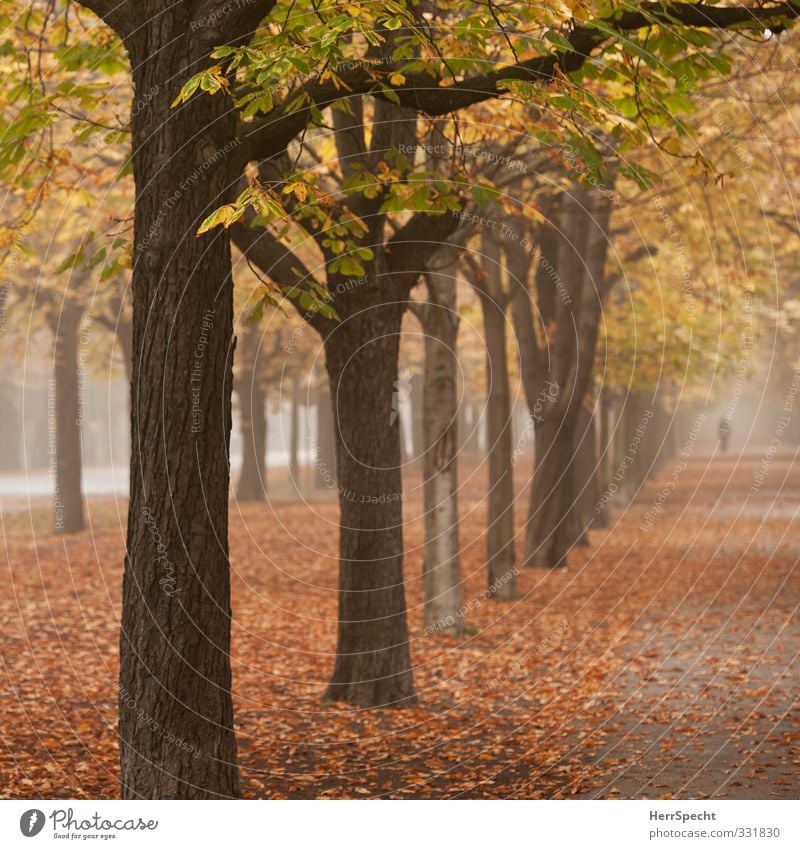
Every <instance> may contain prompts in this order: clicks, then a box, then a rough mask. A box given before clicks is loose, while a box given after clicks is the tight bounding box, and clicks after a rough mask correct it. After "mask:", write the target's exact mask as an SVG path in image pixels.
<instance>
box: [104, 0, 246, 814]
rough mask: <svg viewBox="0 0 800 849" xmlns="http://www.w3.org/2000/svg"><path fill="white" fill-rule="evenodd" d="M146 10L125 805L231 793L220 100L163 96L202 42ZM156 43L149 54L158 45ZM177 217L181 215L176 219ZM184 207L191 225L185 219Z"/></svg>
mask: <svg viewBox="0 0 800 849" xmlns="http://www.w3.org/2000/svg"><path fill="white" fill-rule="evenodd" d="M151 11H152V14H148V13H147V10H146V9H145V12H144V13H143V22H142V24H141V26H139V27H138V28H136V29H132V31H131V32H130V33H128V34H127V37H126V42H125V43H126V46H127V47H128V51H129V53H130V54H131V66H132V68H133V81H134V87H135V91H136V92H137V93H138V94H139V95H140V96H142V95H144V94H145V93H147V94H148V97H149V98H150V99H149V101H148V103H147V106H146V108H142V109H138V110H134V111H133V113H132V122H131V127H132V147H133V164H134V177H135V185H136V207H135V218H134V266H133V275H132V289H133V379H132V383H131V441H132V448H133V450H132V456H131V475H130V486H131V492H130V502H129V508H128V539H127V556H126V561H125V575H124V580H123V602H122V632H121V638H120V754H121V760H122V793H123V796H124V797H125V798H128V799H135V798H146V799H165V798H185V799H197V798H203V799H206V798H220V797H223V798H227V797H237V796H238V795H239V774H238V768H237V762H236V760H237V758H236V741H235V737H234V728H233V703H232V699H231V663H230V621H231V607H230V574H229V558H228V480H229V440H230V428H231V386H232V371H231V363H232V353H233V352H232V337H233V286H232V278H231V255H230V246H229V241H228V235H227V233H224V232H219V231H215V232H213V233H210V234H206V235H203V236H201V237H199V238H198V237H197V236H196V230H197V227H198V226H199V224H200V222H201V221H202V220H203V218H204V217H205V216H206V215H208V214H209V213H210V212H211V211H212V210H213V209H215V208H217V207H218V206H219V205H221V204H222V203H224V202H226V201H227V200H229V199H230V185H231V180H230V171H231V169H230V164H229V161H228V157H229V154H230V151H231V150H232V149H233V148H234V147H235V141H234V138H235V135H234V134H235V126H236V124H235V116H234V115H233V114H232V112H230V111H229V110H230V109H231V106H230V102H229V101H228V100H227V99H226V98H219V97H203V98H200V97H197V98H194V99H192V100H191V101H190V102H189V103H187V104H184V105H183V106H181V108H180V110H174V109H172V108H171V106H170V104H171V102H172V101H173V100H174V99H175V97H176V95H177V93H178V90H179V88H180V85H181V84H182V83H183V82H184V81H185V79H186V77H187V74H188V73H189V72H190V71H189V70H187V69H192V68H193V67H195V68H199V67H200V65H199V64H197V63H203V64H205V63H206V62H207V59H206V55H207V51H208V47H209V45H208V44H205V43H204V42H203V41H202V39H201V38H199V37H197V36H195V35H194V34H192V33H191V30H190V18H191V15H192V14H193V7H192V4H178V5H177V6H171V7H170V8H169V9H166V10H165V9H159V11H158V13H157V14H156V12H155V11H154V10H151ZM155 47H157V48H158V49H155ZM175 210H179V211H181V212H182V213H183V214H176V213H175ZM193 216H194V218H193Z"/></svg>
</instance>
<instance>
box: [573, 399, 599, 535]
mask: <svg viewBox="0 0 800 849" xmlns="http://www.w3.org/2000/svg"><path fill="white" fill-rule="evenodd" d="M576 430H577V433H576V443H575V459H574V462H573V464H572V471H573V482H572V488H573V492H574V508H573V511H572V512H573V515H574V518H575V525H576V527H575V540H576V544H577V545H589V539H588V537H587V535H586V534H587V531H588V530H589V528H590V527H591V526H592V524H593V523H594V519H595V512H594V508H595V504H597V455H596V445H595V441H596V434H595V420H594V416H593V415H592V413H591V412H590V411H589V410H587V409H586V407H585V406H583V405H581V407H580V409H579V410H578V419H577V424H576Z"/></svg>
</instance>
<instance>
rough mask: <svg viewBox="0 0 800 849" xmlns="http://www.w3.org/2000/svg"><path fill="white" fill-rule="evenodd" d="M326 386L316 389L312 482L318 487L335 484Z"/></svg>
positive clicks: (333, 450) (333, 453) (332, 435)
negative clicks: (315, 434)
mask: <svg viewBox="0 0 800 849" xmlns="http://www.w3.org/2000/svg"><path fill="white" fill-rule="evenodd" d="M331 403H332V402H331V393H330V390H329V389H328V387H327V386H321V387H320V388H319V389H318V390H317V440H316V450H315V457H314V471H315V474H314V483H315V485H316V486H317V488H318V489H333V488H334V487H335V486H336V453H335V449H334V434H333V411H332V408H331Z"/></svg>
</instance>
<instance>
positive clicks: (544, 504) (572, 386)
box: [524, 186, 611, 568]
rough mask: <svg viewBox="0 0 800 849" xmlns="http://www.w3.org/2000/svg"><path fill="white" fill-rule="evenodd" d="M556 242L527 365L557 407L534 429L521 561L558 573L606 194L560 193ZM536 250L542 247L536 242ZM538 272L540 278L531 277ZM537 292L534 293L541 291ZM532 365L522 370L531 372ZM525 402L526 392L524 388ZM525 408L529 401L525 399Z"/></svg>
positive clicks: (568, 529)
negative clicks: (541, 331) (544, 326)
mask: <svg viewBox="0 0 800 849" xmlns="http://www.w3.org/2000/svg"><path fill="white" fill-rule="evenodd" d="M559 206H560V211H559V214H560V232H561V233H563V237H561V238H557V239H556V238H551V237H552V235H553V232H554V230H553V228H547V229H546V231H545V232H546V234H547V242H546V245H547V249H548V250H550V251H553V252H556V253H557V259H556V258H554V257H552V256H547V254H545V253H542V257H541V258H540V262H539V269H538V270H537V281H539V283H540V284H543V285H544V287H545V289H546V291H547V292H548V293H549V294H550V295H552V298H551V299H550V300H551V301H552V303H550V304H549V306H548V309H549V310H552V312H553V316H554V324H555V327H554V329H553V331H552V332H551V334H550V336H551V337H552V345H550V342H549V340H548V343H547V344H548V350H547V351H537V352H536V356H535V357H534V365H535V366H538V367H539V368H542V367H544V364H545V363H548V365H547V373H548V375H549V378H548V379H549V380H550V381H552V383H553V385H554V386H555V387H556V390H557V394H558V401H557V403H548V404H544V405H543V410H542V415H541V416H540V418H541V419H543V421H540V420H538V419H537V426H536V431H535V441H536V468H535V471H534V478H533V488H532V491H531V501H530V512H529V515H528V521H527V525H526V540H525V561H524V562H525V564H526V565H529V566H544V567H549V568H563V567H566V565H567V552H568V551H569V548H570V547H571V546H572V545H574V544H575V543H576V542H578V541H579V540H580V539H581V538H582V533H581V531H582V528H581V526H580V524H579V523H578V522H577V520H576V516H575V515H574V506H575V505H574V503H573V499H574V497H575V495H576V494H578V493H579V492H580V489H581V488H582V483H583V482H582V478H579V480H581V487H578V489H577V491H576V487H575V483H576V475H581V473H580V471H576V466H577V467H579V465H580V464H579V460H578V457H577V456H576V455H577V452H576V450H575V449H576V436H577V434H578V420H579V417H580V415H581V412H580V410H581V405H582V403H583V399H584V398H585V396H586V393H587V391H588V389H589V387H590V385H591V377H592V370H593V368H594V358H595V347H596V342H597V334H598V329H599V323H600V317H601V316H602V306H603V300H604V298H605V296H606V295H607V292H608V280H607V278H606V275H605V261H606V255H607V251H608V236H607V232H608V224H609V218H610V214H611V200H610V198H609V196H608V195H607V194H605V193H599V192H598V193H594V194H593V195H591V196H590V195H589V193H587V191H586V190H585V189H583V188H581V187H579V186H574V187H573V188H572V189H570V190H569V191H566V192H564V193H562V195H561V198H560V202H559ZM540 247H541V248H542V251H544V248H545V244H542V243H540ZM538 272H542V273H538ZM540 295H541V289H540ZM531 370H532V368H529V369H526V371H531ZM526 395H527V396H528V397H529V399H530V395H531V392H530V391H529V390H528V389H527V388H526ZM529 403H530V400H529Z"/></svg>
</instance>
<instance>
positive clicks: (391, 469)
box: [325, 286, 416, 707]
mask: <svg viewBox="0 0 800 849" xmlns="http://www.w3.org/2000/svg"><path fill="white" fill-rule="evenodd" d="M370 288H371V289H373V290H374V289H376V288H377V287H375V286H371V287H370ZM404 307H405V305H404V304H398V303H380V302H379V301H378V300H377V298H376V300H375V301H374V302H373V303H372V304H371V305H369V306H367V307H366V308H364V309H355V310H354V311H353V312H351V313H350V314H349V315H342V314H341V313H340V315H342V322H341V324H340V325H338V326H337V327H336V328H334V329H333V330H332V331H331V332H330V333H329V334H328V336H327V337H326V339H325V354H326V365H327V369H328V375H329V378H330V386H331V395H332V398H333V410H334V427H333V431H334V434H335V444H336V481H337V484H338V492H339V507H340V511H341V519H340V531H339V558H340V565H339V631H338V641H337V648H336V663H335V666H334V669H333V674H332V676H331V681H330V683H329V685H328V689H327V692H326V697H327V698H329V699H331V700H333V701H346V702H348V703H350V704H353V705H359V706H362V707H376V706H383V707H390V706H391V707H396V706H401V705H404V704H408V703H409V702H411V701H414V700H415V698H416V696H415V693H414V686H413V681H412V675H411V658H410V652H409V644H408V626H407V622H406V602H405V590H404V585H403V516H402V501H403V498H404V494H403V489H402V486H403V482H402V477H401V465H402V461H401V451H400V420H399V416H397V415H393V413H394V412H395V411H394V409H393V402H394V401H395V398H394V397H393V396H394V395H395V393H396V392H397V379H398V375H397V358H398V353H399V340H400V326H401V320H402V315H403V311H404Z"/></svg>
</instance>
